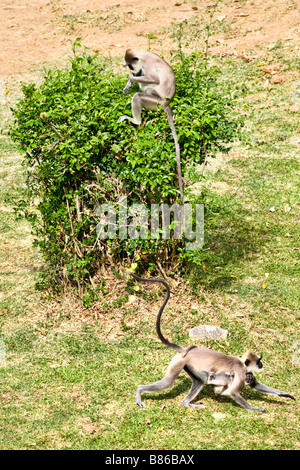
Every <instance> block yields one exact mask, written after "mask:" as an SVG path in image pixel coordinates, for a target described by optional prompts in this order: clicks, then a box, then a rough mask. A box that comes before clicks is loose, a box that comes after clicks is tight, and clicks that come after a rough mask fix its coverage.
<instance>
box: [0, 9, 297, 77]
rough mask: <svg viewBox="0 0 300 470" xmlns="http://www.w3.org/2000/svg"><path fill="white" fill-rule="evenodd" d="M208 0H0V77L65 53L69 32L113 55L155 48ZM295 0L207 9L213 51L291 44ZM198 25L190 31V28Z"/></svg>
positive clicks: (202, 15)
mask: <svg viewBox="0 0 300 470" xmlns="http://www.w3.org/2000/svg"><path fill="white" fill-rule="evenodd" d="M215 3H216V1H214V0H202V1H200V0H199V1H192V0H164V1H161V0H125V1H122V0H119V3H118V1H117V0H50V1H49V2H47V3H46V2H45V1H43V0H25V1H24V0H1V5H0V18H1V20H0V44H1V52H0V79H2V80H6V79H8V78H14V77H15V76H17V75H18V74H20V73H22V72H25V71H26V70H28V68H30V67H32V66H33V65H34V64H42V63H45V62H49V61H53V60H61V59H64V58H65V57H67V56H68V55H71V45H72V43H73V42H74V40H75V39H76V38H77V37H81V38H82V44H84V45H86V46H88V47H90V48H91V50H92V51H97V52H100V53H104V54H105V55H109V54H110V55H112V56H121V55H123V53H124V51H125V49H126V48H127V47H130V46H134V47H136V48H140V49H145V48H147V47H148V37H147V35H148V34H153V35H154V36H155V37H156V39H152V40H151V46H152V50H155V51H156V52H157V53H160V52H161V51H168V50H170V48H171V47H172V44H173V42H174V39H173V37H172V26H173V25H174V24H175V23H176V22H179V21H184V20H188V21H189V22H190V23H189V24H194V25H195V28H194V33H193V37H192V38H191V40H192V41H194V43H195V41H197V36H200V31H199V29H200V27H199V24H203V22H205V21H208V20H209V15H210V12H211V11H212V10H213V9H214V4H215ZM299 13H300V3H299V0H252V1H245V0H230V1H229V0H228V1H225V2H224V3H223V4H220V5H219V6H218V11H217V12H215V14H214V19H215V20H217V23H216V25H217V26H216V27H217V34H216V35H214V36H212V37H211V38H210V41H211V43H214V44H215V45H216V46H217V48H215V49H214V51H216V52H221V53H222V52H225V53H228V52H236V53H245V52H247V51H252V53H253V51H258V50H259V48H260V47H261V46H268V45H270V44H272V43H274V42H276V41H277V40H281V41H285V42H289V41H290V42H293V43H294V42H295V41H297V40H298V39H299V33H300V24H299V18H300V14H299ZM197 26H198V30H197Z"/></svg>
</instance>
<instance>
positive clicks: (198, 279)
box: [187, 192, 270, 291]
mask: <svg viewBox="0 0 300 470" xmlns="http://www.w3.org/2000/svg"><path fill="white" fill-rule="evenodd" d="M197 202H199V203H200V202H201V203H204V205H205V215H204V240H205V243H204V246H203V249H202V250H200V251H190V252H187V257H188V259H189V261H190V279H191V281H192V285H193V287H194V288H197V287H198V286H199V283H200V284H202V285H204V286H205V288H206V289H212V290H214V291H215V290H221V291H229V290H230V289H232V288H234V286H235V284H236V283H237V281H238V280H239V279H238V276H239V277H240V272H238V270H239V269H240V265H241V262H242V261H243V260H245V259H247V258H249V259H250V258H251V259H252V258H255V257H256V256H257V255H258V254H259V253H260V252H261V246H262V245H263V244H264V241H267V240H268V239H269V236H270V235H269V232H268V229H267V228H266V227H265V226H264V225H263V224H262V223H261V220H259V219H258V218H254V216H253V213H252V210H251V209H247V208H244V207H243V206H241V205H240V204H239V203H238V202H237V201H236V199H235V196H233V195H226V196H220V195H216V194H214V193H209V192H206V193H204V194H202V196H201V199H200V200H199V201H197ZM237 272H238V276H237Z"/></svg>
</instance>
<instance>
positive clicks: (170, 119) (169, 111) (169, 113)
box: [164, 105, 184, 205]
mask: <svg viewBox="0 0 300 470" xmlns="http://www.w3.org/2000/svg"><path fill="white" fill-rule="evenodd" d="M164 109H165V111H166V113H167V116H168V122H169V126H170V127H171V131H172V135H173V139H174V143H175V152H176V162H177V175H178V184H179V191H180V198H181V204H182V205H183V204H184V195H183V183H182V173H181V161H180V147H179V143H178V138H177V134H176V129H175V124H174V116H173V112H172V109H171V107H170V106H169V105H168V106H167V107H165V108H164Z"/></svg>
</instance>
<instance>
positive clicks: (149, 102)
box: [118, 93, 161, 126]
mask: <svg viewBox="0 0 300 470" xmlns="http://www.w3.org/2000/svg"><path fill="white" fill-rule="evenodd" d="M160 101H161V100H160V98H158V97H156V96H151V95H147V94H146V93H135V94H134V95H133V97H132V101H131V109H132V116H133V117H129V116H126V115H124V116H121V117H120V118H119V120H118V122H123V121H126V120H128V121H131V122H132V123H133V124H136V125H137V126H139V125H140V124H141V123H142V118H141V115H142V109H149V110H151V111H157V105H158V103H159V102H160Z"/></svg>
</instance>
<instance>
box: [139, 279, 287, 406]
mask: <svg viewBox="0 0 300 470" xmlns="http://www.w3.org/2000/svg"><path fill="white" fill-rule="evenodd" d="M131 275H132V276H133V277H135V278H136V279H138V280H139V281H145V282H155V283H157V282H158V283H160V284H162V285H163V286H164V287H165V288H166V290H167V294H166V297H165V299H164V301H163V304H162V306H161V307H160V309H159V312H158V315H157V319H156V331H157V335H158V337H159V339H160V340H161V341H162V343H163V344H165V345H166V346H168V347H169V348H172V349H174V350H175V351H177V354H176V356H175V357H173V359H172V360H171V362H170V364H169V367H168V369H167V372H166V375H165V377H164V378H163V379H162V380H159V381H158V382H155V383H152V384H149V385H139V386H138V388H137V392H136V402H137V404H138V405H139V406H140V407H145V405H144V403H143V402H142V401H141V394H142V393H143V392H158V391H162V390H167V389H169V388H171V387H172V385H173V384H174V382H175V379H176V378H177V377H178V375H179V374H180V372H181V371H182V369H184V370H185V371H186V372H187V374H188V375H189V376H190V378H191V379H192V382H193V383H192V387H191V390H190V392H189V393H188V395H187V396H186V397H185V399H184V400H183V404H184V405H185V406H187V407H189V408H192V409H195V408H204V405H202V404H200V405H194V404H191V401H192V400H193V399H194V398H195V397H196V396H197V395H198V393H199V392H200V390H201V389H202V388H203V386H204V385H205V384H208V385H212V386H213V387H214V391H215V393H216V394H219V395H222V396H229V397H230V398H232V399H233V400H234V401H235V402H236V403H238V405H240V406H241V407H243V408H245V409H246V410H249V411H259V412H262V413H263V412H265V410H264V409H261V408H254V407H252V406H251V405H250V403H248V402H247V401H246V400H245V399H244V398H243V397H242V395H241V391H242V389H243V388H244V386H245V385H249V386H250V387H252V388H253V389H254V390H257V391H259V392H263V393H270V394H273V395H278V396H282V397H288V398H291V399H293V400H295V398H294V397H293V396H292V395H290V394H289V393H285V392H282V391H281V390H277V389H275V388H271V387H268V386H266V385H263V384H261V383H259V382H257V380H256V378H255V377H254V375H253V373H255V372H260V371H261V370H262V368H263V365H262V362H261V356H258V355H256V354H254V353H252V352H250V351H248V352H247V353H245V354H244V355H243V357H242V358H241V359H239V358H237V357H235V356H227V355H225V354H222V353H220V352H217V351H213V350H211V349H205V348H199V347H197V346H190V347H188V348H184V347H182V346H179V345H178V344H175V343H170V341H168V340H167V339H166V338H165V337H164V336H163V335H162V333H161V330H160V320H161V315H162V312H163V310H164V308H165V306H166V304H167V302H168V300H169V298H170V288H169V285H168V284H167V283H166V282H165V281H164V280H162V279H153V278H152V279H143V278H140V277H138V276H136V275H135V274H132V273H131Z"/></svg>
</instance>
